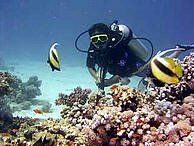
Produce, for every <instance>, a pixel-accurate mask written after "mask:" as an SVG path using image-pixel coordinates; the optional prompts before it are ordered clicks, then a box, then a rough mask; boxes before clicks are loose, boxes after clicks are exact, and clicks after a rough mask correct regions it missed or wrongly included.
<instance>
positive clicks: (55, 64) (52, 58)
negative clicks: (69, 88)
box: [47, 43, 60, 71]
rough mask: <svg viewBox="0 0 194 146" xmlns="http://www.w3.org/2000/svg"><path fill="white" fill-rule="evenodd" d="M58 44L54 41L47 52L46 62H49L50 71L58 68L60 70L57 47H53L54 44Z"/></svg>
mask: <svg viewBox="0 0 194 146" xmlns="http://www.w3.org/2000/svg"><path fill="white" fill-rule="evenodd" d="M57 45H59V44H58V43H54V44H53V45H52V46H51V48H50V50H49V53H48V60H47V63H49V65H50V67H51V69H52V71H54V70H58V71H60V62H59V56H58V52H57V49H56V48H55V46H57Z"/></svg>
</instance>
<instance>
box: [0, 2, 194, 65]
mask: <svg viewBox="0 0 194 146" xmlns="http://www.w3.org/2000/svg"><path fill="white" fill-rule="evenodd" d="M193 3H194V2H193V1H192V0H187V1H183V0H170V1H167V0H163V1H159V0H135V1H132V0H131V1H128V0H122V1H117V0H98V1H91V0H83V1H79V2H78V1H76V0H61V1H54V0H48V1H36V0H27V1H26V0H18V1H7V0H1V2H0V47H1V52H0V55H1V56H5V59H6V58H7V57H8V58H9V59H12V58H14V59H16V58H15V57H20V60H21V59H23V60H30V61H42V62H43V61H45V60H46V57H47V56H46V54H47V52H48V48H49V47H50V45H51V44H52V43H53V42H58V43H60V44H61V49H60V50H59V52H60V54H59V55H60V57H61V61H63V66H65V65H66V64H72V65H76V66H84V65H85V57H86V56H85V55H83V54H80V53H79V52H77V51H76V49H75V47H74V41H75V39H76V37H77V35H78V34H79V33H81V32H83V31H85V30H87V29H88V28H89V27H90V26H91V25H92V24H94V23H98V22H104V23H106V24H111V23H112V21H113V20H115V19H117V20H118V21H119V23H121V24H126V25H128V26H129V27H131V29H132V30H133V32H134V33H135V34H136V35H137V36H138V37H146V38H149V39H150V40H151V41H152V43H153V45H154V48H155V49H156V52H157V51H158V50H163V49H165V48H169V47H174V46H175V44H177V43H181V44H188V43H192V41H193V34H194V29H193V23H194V13H193V8H194V5H193ZM87 37H88V36H87V35H85V38H87ZM88 43H89V42H88V41H87V39H86V40H85V41H83V42H80V44H81V45H82V47H83V49H86V50H87V48H88ZM15 53H17V56H16V55H15ZM72 57H74V59H72ZM75 58H76V59H75ZM9 59H7V60H9Z"/></svg>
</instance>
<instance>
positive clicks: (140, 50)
mask: <svg viewBox="0 0 194 146" xmlns="http://www.w3.org/2000/svg"><path fill="white" fill-rule="evenodd" d="M110 29H111V30H112V31H117V32H118V33H119V34H120V35H122V38H121V40H123V39H127V38H128V37H130V33H131V30H130V29H129V27H127V26H126V25H123V24H118V21H117V20H115V21H113V23H112V24H111V25H110ZM140 39H141V38H137V37H136V35H134V34H133V37H132V38H130V41H129V42H128V46H129V47H130V49H131V50H132V52H134V54H135V55H136V56H138V57H139V58H141V59H142V60H144V61H146V58H147V56H148V51H147V48H146V47H145V45H144V44H143V43H142V42H141V41H140Z"/></svg>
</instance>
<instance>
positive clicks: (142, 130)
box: [0, 53, 194, 146]
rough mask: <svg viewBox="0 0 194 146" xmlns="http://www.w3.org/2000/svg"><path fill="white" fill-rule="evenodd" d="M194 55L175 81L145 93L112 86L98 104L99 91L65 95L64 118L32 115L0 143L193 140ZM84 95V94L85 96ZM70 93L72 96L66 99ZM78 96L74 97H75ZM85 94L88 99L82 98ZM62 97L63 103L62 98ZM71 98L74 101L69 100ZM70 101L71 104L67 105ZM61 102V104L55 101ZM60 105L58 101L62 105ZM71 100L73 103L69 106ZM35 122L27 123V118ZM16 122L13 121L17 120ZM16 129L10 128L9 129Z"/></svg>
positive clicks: (156, 144) (50, 145)
mask: <svg viewBox="0 0 194 146" xmlns="http://www.w3.org/2000/svg"><path fill="white" fill-rule="evenodd" d="M193 58H194V53H190V55H189V56H186V57H185V58H184V60H183V61H180V62H181V64H182V66H183V68H184V72H183V76H182V77H181V78H180V82H179V83H177V84H165V85H164V87H156V86H155V85H154V84H153V83H152V82H151V81H150V82H149V87H148V89H147V92H145V93H142V92H140V91H138V90H137V89H132V88H130V87H128V86H120V85H113V86H112V87H110V89H109V92H107V93H106V94H105V97H102V98H101V99H103V100H101V101H99V103H98V104H97V105H96V104H95V103H93V102H94V101H96V100H95V98H98V97H97V94H96V92H92V93H89V92H85V91H86V90H84V89H80V88H75V89H79V92H75V90H74V91H73V92H72V93H71V94H70V95H65V94H64V95H63V96H62V97H64V96H65V98H60V100H57V101H60V102H59V103H62V104H64V105H63V106H64V108H63V110H62V111H61V117H62V118H61V119H52V118H49V119H46V120H41V119H32V118H31V119H28V118H26V119H25V120H24V119H21V118H19V119H18V120H21V121H23V122H18V123H17V126H18V127H17V130H14V133H13V129H11V130H10V128H8V130H7V131H6V130H5V131H3V133H0V139H1V141H0V144H1V145H24V146H28V145H29V146H31V145H32V146H37V145H39V146H43V145H47V146H60V145H61V146H65V145H67V146H72V145H75V146H79V145H86V146H91V145H92V146H103V145H104V146H137V145H139V146H144V145H149V146H161V145H175V146H180V145H185V146H192V145H193V144H194V102H193V101H194V93H193V92H194V88H193V84H194V59H193ZM83 93H86V94H83ZM68 97H71V98H68ZM74 98H76V99H74ZM80 98H84V99H83V101H84V102H80V101H82V100H80ZM63 99H64V100H65V101H63ZM71 101H72V102H71ZM69 102H71V103H69ZM57 103H58V102H57ZM59 103H58V104H59ZM68 103H69V104H68ZM27 119H28V120H29V121H30V120H32V121H31V122H29V121H28V120H27ZM13 121H14V120H13ZM11 131H12V132H11Z"/></svg>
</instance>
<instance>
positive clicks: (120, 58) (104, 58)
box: [86, 31, 145, 77]
mask: <svg viewBox="0 0 194 146" xmlns="http://www.w3.org/2000/svg"><path fill="white" fill-rule="evenodd" d="M129 36H130V37H129V38H127V39H123V40H122V41H121V42H119V43H118V44H117V45H116V46H114V45H115V44H116V43H117V42H118V41H119V40H120V38H121V35H120V34H118V33H116V32H112V33H111V38H109V42H108V46H107V49H105V50H100V51H99V50H97V49H96V48H95V46H94V45H93V44H92V43H91V44H90V47H89V53H88V56H87V63H86V65H87V67H89V68H95V66H96V65H98V66H99V67H104V68H106V69H107V71H108V72H109V73H110V74H111V75H119V76H120V77H130V76H131V74H132V73H133V72H135V71H137V69H138V67H139V66H141V65H142V64H144V63H145V62H144V61H143V60H142V59H140V58H139V57H137V56H136V55H135V54H134V53H133V52H132V51H131V50H130V48H129V46H128V42H129V41H130V38H131V37H132V31H131V34H130V35H129ZM113 40H115V41H113Z"/></svg>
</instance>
